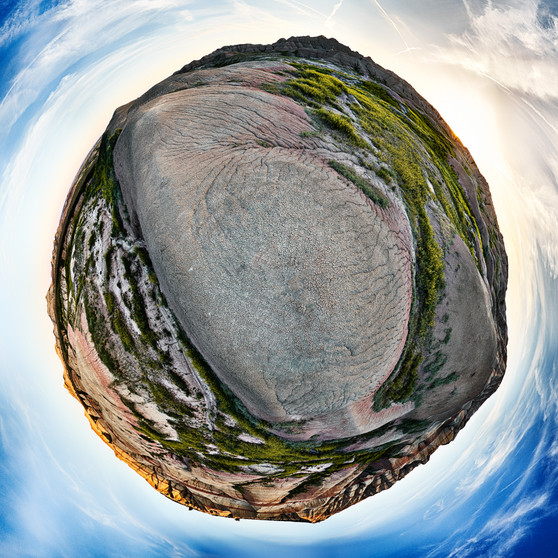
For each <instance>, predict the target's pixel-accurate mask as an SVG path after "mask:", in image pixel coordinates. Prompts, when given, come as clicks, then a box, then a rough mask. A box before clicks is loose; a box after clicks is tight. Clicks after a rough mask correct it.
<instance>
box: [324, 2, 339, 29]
mask: <svg viewBox="0 0 558 558" xmlns="http://www.w3.org/2000/svg"><path fill="white" fill-rule="evenodd" d="M342 5H343V0H339V2H337V4H335V6H333V9H332V10H331V12H330V13H329V15H328V16H327V18H326V20H325V23H326V25H328V24H329V23H330V22H331V20H332V19H333V18H334V17H335V14H336V13H337V10H339V8H340V7H341V6H342Z"/></svg>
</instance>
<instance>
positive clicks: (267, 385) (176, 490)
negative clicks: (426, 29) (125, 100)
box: [48, 37, 507, 521]
mask: <svg viewBox="0 0 558 558" xmlns="http://www.w3.org/2000/svg"><path fill="white" fill-rule="evenodd" d="M506 281H507V260H506V255H505V251H504V246H503V242H502V238H501V235H500V233H499V231H498V227H497V222H496V216H495V213H494V210H493V207H492V204H491V199H490V193H489V190H488V186H487V184H486V182H485V180H484V179H483V177H482V176H481V175H480V173H479V171H478V169H477V167H476V165H475V164H474V162H473V160H472V158H471V157H470V155H469V153H468V151H467V150H466V149H465V148H464V147H463V146H462V145H461V143H460V142H459V140H458V139H457V138H456V137H455V136H454V134H453V133H452V132H451V130H450V129H449V128H448V127H447V125H446V124H445V123H444V122H443V121H442V119H441V118H440V117H439V115H438V113H436V111H435V110H434V109H433V108H432V107H431V106H430V105H429V104H428V103H427V102H426V101H425V100H424V99H422V98H421V97H420V96H418V94H417V93H416V92H415V91H414V90H413V89H412V88H411V87H410V86H409V85H408V84H407V83H405V82H404V81H403V80H401V79H400V78H398V77H397V76H395V75H394V74H392V73H391V72H388V71H386V70H384V69H383V68H380V67H379V66H377V65H376V64H375V63H374V62H373V61H372V60H371V59H370V58H365V57H363V56H361V55H359V54H358V53H355V52H352V51H350V49H348V48H347V47H345V46H343V45H340V44H339V43H338V42H337V41H335V40H330V39H325V38H323V37H319V38H309V37H299V38H292V39H289V40H281V41H279V42H277V43H275V44H273V45H239V46H234V47H225V48H223V49H220V50H218V51H216V52H215V53H213V54H211V55H209V56H208V57H205V58H203V59H201V60H199V61H196V62H192V63H191V64H189V65H188V66H185V67H184V68H183V69H182V70H180V71H179V72H177V73H176V74H174V75H173V76H171V77H169V78H168V79H166V80H164V81H163V82H161V83H160V84H157V85H156V86H155V87H154V88H152V89H151V90H150V91H148V92H147V93H146V94H145V95H143V96H142V97H140V98H139V99H137V100H136V101H134V102H132V103H129V104H128V105H125V106H124V107H121V108H119V109H117V111H116V112H115V115H114V117H113V119H112V121H111V123H110V124H109V126H108V128H107V132H106V133H105V135H104V136H103V138H102V139H101V140H100V141H99V143H98V144H97V146H95V148H94V149H93V150H92V152H91V153H90V154H89V156H88V158H87V159H86V161H85V162H84V165H83V167H82V169H81V170H80V173H79V174H78V176H77V177H76V180H75V182H74V184H73V186H72V189H71V191H70V194H69V196H68V200H67V202H66V206H65V209H64V212H63V215H62V219H61V223H60V227H59V230H58V233H57V238H56V241H55V249H54V257H53V285H52V287H51V289H50V291H49V295H48V300H49V313H50V315H51V317H52V319H53V321H54V323H55V334H56V337H57V350H58V352H59V354H60V356H61V358H62V360H63V362H64V365H65V380H66V386H67V387H68V389H69V390H70V392H71V393H72V394H73V395H74V396H75V397H76V398H77V399H78V400H79V401H80V402H81V403H82V404H83V406H84V408H85V410H86V415H87V416H88V418H89V420H90V422H91V424H92V427H93V428H94V429H95V431H96V432H97V433H98V434H99V435H100V436H101V437H102V438H103V439H104V440H105V441H106V442H107V443H108V444H109V445H111V447H113V449H114V451H115V453H116V455H117V456H118V457H120V458H121V459H123V460H125V461H126V462H127V463H129V464H130V466H132V467H133V468H134V469H135V470H137V471H138V472H139V473H140V474H141V475H142V476H143V477H144V478H146V479H147V480H148V481H149V482H150V483H151V484H152V485H153V486H154V487H155V488H157V489H158V490H160V491H161V492H162V493H164V494H165V495H167V496H169V497H170V498H172V499H174V500H177V501H179V502H181V503H183V504H186V505H188V506H189V507H192V508H196V509H199V510H202V511H206V512H208V513H213V514H218V515H230V516H233V517H245V518H258V519H284V520H305V521H319V520H322V519H325V518H326V517H328V516H330V515H331V514H333V513H336V512H337V511H340V510H342V509H344V508H346V507H347V506H349V505H351V504H353V503H356V502H358V501H360V500H361V499H363V498H365V497H367V496H369V495H371V494H374V493H376V492H378V491H380V490H383V489H384V488H388V487H389V486H391V485H392V484H393V483H394V482H395V481H396V480H398V479H399V478H401V477H402V476H404V475H405V474H407V473H408V472H409V471H410V470H412V469H413V468H414V467H415V466H416V465H418V464H420V463H425V462H426V461H427V460H428V458H429V456H430V455H431V453H432V452H433V451H434V450H435V449H436V448H437V447H439V445H441V444H445V443H448V442H450V441H451V440H452V439H453V438H454V437H455V434H456V433H457V432H458V431H459V429H460V428H462V427H463V425H464V424H465V423H466V422H467V420H468V419H469V417H470V416H471V415H472V413H473V412H474V411H475V410H476V409H477V408H478V407H479V406H480V405H481V404H482V402H483V401H484V400H486V398H487V397H488V396H489V395H490V394H491V393H492V392H493V391H494V390H495V389H496V387H497V386H498V385H499V382H500V380H501V378H502V375H503V373H504V368H505V354H506V342H507V334H506V324H505V307H504V296H505V287H506Z"/></svg>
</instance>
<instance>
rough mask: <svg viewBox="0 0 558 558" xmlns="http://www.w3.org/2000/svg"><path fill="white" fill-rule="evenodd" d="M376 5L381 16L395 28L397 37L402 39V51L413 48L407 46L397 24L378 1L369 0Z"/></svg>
mask: <svg viewBox="0 0 558 558" xmlns="http://www.w3.org/2000/svg"><path fill="white" fill-rule="evenodd" d="M371 1H372V2H373V3H374V4H375V5H376V7H377V8H378V10H380V13H381V14H382V17H383V18H384V19H385V20H386V21H387V22H388V23H389V24H390V25H392V26H393V28H394V29H395V31H396V32H397V34H398V35H399V37H401V40H402V41H403V44H404V45H405V50H403V52H406V51H408V50H413V49H411V47H409V45H408V44H407V41H406V40H405V37H404V36H403V35H402V33H401V31H399V28H398V27H397V25H396V24H395V21H393V19H391V17H390V16H389V14H388V13H387V12H386V11H385V10H384V8H382V6H380V3H379V2H378V0H371Z"/></svg>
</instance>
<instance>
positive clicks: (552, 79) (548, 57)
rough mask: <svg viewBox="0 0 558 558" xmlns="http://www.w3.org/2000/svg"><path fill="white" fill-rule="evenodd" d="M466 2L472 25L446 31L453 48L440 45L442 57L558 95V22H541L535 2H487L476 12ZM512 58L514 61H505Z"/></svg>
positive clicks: (519, 86) (524, 88) (521, 87)
mask: <svg viewBox="0 0 558 558" xmlns="http://www.w3.org/2000/svg"><path fill="white" fill-rule="evenodd" d="M465 6H467V12H468V14H469V17H470V29H469V30H468V31H466V32H465V33H463V34H462V35H459V36H457V35H453V36H451V37H450V41H451V48H448V49H443V50H442V51H440V56H441V58H442V59H444V60H446V61H448V62H450V63H452V64H455V63H456V62H458V63H460V64H462V65H463V66H464V67H465V68H467V69H468V70H470V71H473V72H477V73H479V74H482V75H484V76H488V77H490V79H493V80H495V81H497V82H498V83H500V84H501V85H503V86H505V87H508V88H510V89H513V90H515V91H518V92H522V93H527V94H529V95H533V96H535V97H543V98H545V97H550V98H556V97H557V96H558V65H557V61H558V27H557V26H556V25H550V26H548V27H544V28H543V27H542V26H541V25H540V21H539V17H538V3H537V2H524V3H521V4H520V5H519V6H517V5H516V6H512V7H501V6H499V7H495V6H492V5H490V4H489V5H488V6H487V7H486V8H485V9H484V11H483V12H482V13H480V14H479V15H473V13H472V11H471V10H470V8H469V7H468V5H467V3H466V2H465ZM553 20H554V22H555V21H556V20H555V19H553ZM510 60H513V64H510V63H506V62H509V61H510Z"/></svg>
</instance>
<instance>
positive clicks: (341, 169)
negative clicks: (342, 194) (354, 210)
mask: <svg viewBox="0 0 558 558" xmlns="http://www.w3.org/2000/svg"><path fill="white" fill-rule="evenodd" d="M329 166H330V167H331V168H332V169H333V170H335V171H337V172H338V173H339V174H340V175H341V176H344V177H345V178H346V179H347V180H349V181H350V182H352V183H353V184H354V185H355V186H356V187H357V188H358V189H359V190H361V191H362V192H364V194H366V196H367V197H368V198H370V199H371V200H372V201H373V202H374V203H375V204H376V205H379V206H380V207H382V208H384V209H385V208H386V207H387V206H388V205H389V200H388V199H387V198H386V197H385V196H384V195H383V194H382V193H381V192H379V191H378V189H377V188H375V187H374V186H372V184H370V182H368V181H367V180H365V179H364V178H362V176H360V175H359V174H357V173H356V172H355V171H354V170H353V169H351V168H349V167H347V166H346V165H344V164H343V163H339V162H338V161H333V160H331V161H329Z"/></svg>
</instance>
